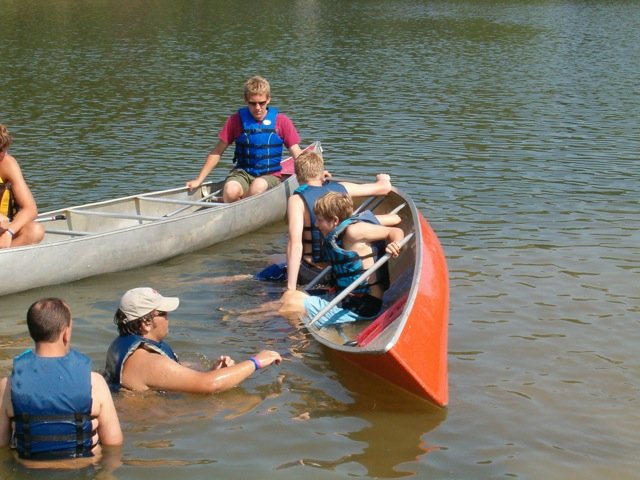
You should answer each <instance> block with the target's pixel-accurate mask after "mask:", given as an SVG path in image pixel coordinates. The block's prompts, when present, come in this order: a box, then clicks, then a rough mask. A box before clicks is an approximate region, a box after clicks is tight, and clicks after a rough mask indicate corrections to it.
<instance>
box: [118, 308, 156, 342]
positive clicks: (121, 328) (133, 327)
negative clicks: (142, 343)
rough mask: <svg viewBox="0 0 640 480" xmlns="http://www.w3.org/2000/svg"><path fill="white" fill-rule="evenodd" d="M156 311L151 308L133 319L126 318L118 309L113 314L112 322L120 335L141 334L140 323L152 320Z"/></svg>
mask: <svg viewBox="0 0 640 480" xmlns="http://www.w3.org/2000/svg"><path fill="white" fill-rule="evenodd" d="M155 313H156V311H155V310H151V311H150V312H149V313H147V314H146V315H144V316H142V317H140V318H136V319H135V320H127V316H126V315H125V314H124V313H123V312H122V310H120V309H118V310H117V311H116V314H115V315H114V316H113V323H115V324H116V326H117V327H118V334H119V335H120V336H121V337H122V336H125V335H142V334H143V333H144V332H143V331H142V324H143V323H146V322H150V321H151V320H153V317H154V316H155Z"/></svg>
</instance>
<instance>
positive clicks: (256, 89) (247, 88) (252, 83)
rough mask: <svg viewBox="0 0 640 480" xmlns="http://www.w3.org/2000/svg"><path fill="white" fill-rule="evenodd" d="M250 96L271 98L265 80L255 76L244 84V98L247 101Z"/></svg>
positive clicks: (267, 83)
mask: <svg viewBox="0 0 640 480" xmlns="http://www.w3.org/2000/svg"><path fill="white" fill-rule="evenodd" d="M251 95H266V96H267V98H271V86H270V85H269V82H268V81H267V79H266V78H264V77H261V76H259V75H256V76H255V77H251V78H250V79H249V80H247V81H246V82H244V98H245V100H248V99H249V97H250V96H251Z"/></svg>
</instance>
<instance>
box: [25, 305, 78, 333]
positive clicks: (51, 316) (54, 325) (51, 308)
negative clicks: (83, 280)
mask: <svg viewBox="0 0 640 480" xmlns="http://www.w3.org/2000/svg"><path fill="white" fill-rule="evenodd" d="M69 325H71V310H69V306H68V305H67V304H66V303H64V300H62V299H60V298H43V299H40V300H38V301H37V302H35V303H33V304H32V305H31V306H30V307H29V310H28V311H27V327H28V328H29V335H31V338H33V341H34V342H49V343H51V342H55V341H56V340H58V338H60V334H61V333H62V331H63V330H64V329H65V328H66V327H68V326H69Z"/></svg>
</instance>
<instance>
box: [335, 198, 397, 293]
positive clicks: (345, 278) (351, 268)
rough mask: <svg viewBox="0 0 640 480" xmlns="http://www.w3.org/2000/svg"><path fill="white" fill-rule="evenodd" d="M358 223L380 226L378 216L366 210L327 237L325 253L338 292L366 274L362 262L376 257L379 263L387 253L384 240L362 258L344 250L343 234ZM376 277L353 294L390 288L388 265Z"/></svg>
mask: <svg viewBox="0 0 640 480" xmlns="http://www.w3.org/2000/svg"><path fill="white" fill-rule="evenodd" d="M356 222H367V223H372V224H375V225H380V222H378V219H377V218H376V216H375V215H374V214H373V213H372V212H371V211H369V210H365V211H364V212H361V213H359V214H357V215H354V216H352V217H350V218H347V219H345V220H343V221H342V222H340V224H339V225H337V226H336V228H334V229H333V230H332V231H331V232H329V235H327V238H326V239H325V243H324V251H325V254H326V256H327V258H328V259H329V260H330V261H331V270H332V275H333V279H334V281H335V283H336V286H337V287H338V290H344V289H345V288H347V287H348V286H349V285H351V284H352V283H353V282H354V281H355V280H356V279H357V278H358V277H359V276H360V275H362V274H363V273H364V271H365V270H364V267H363V265H362V260H364V259H365V258H370V257H374V259H375V261H377V260H378V259H379V258H380V257H382V256H383V255H384V253H385V248H386V242H385V241H384V240H380V241H377V242H374V243H373V244H372V245H371V248H372V250H373V252H372V253H371V254H370V255H366V256H364V257H360V256H359V255H358V254H357V253H356V252H354V251H353V250H345V249H344V248H343V243H342V234H343V233H344V231H345V229H346V228H347V227H348V226H349V225H352V224H354V223H356ZM374 275H375V277H376V280H375V281H374V282H371V278H370V279H369V281H368V282H364V283H362V284H360V286H358V287H357V288H356V289H355V290H353V293H355V294H358V293H360V294H368V293H369V291H370V288H369V287H370V286H371V285H378V284H380V285H382V288H383V289H387V288H388V287H389V269H388V266H387V264H385V265H383V266H382V267H381V268H380V269H379V270H378V271H377V272H376V273H375V274H374Z"/></svg>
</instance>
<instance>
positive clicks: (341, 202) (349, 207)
mask: <svg viewBox="0 0 640 480" xmlns="http://www.w3.org/2000/svg"><path fill="white" fill-rule="evenodd" d="M313 212H314V213H315V214H316V217H320V218H324V219H325V220H331V219H332V218H334V217H337V218H338V220H339V221H343V220H345V219H347V218H349V217H350V216H351V215H353V200H351V197H350V196H349V194H347V193H338V192H329V193H325V194H324V195H323V196H321V197H320V198H319V199H318V200H317V201H316V204H315V205H314V206H313Z"/></svg>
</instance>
